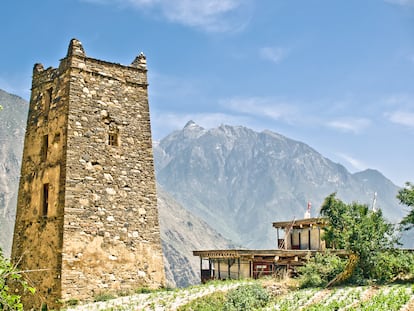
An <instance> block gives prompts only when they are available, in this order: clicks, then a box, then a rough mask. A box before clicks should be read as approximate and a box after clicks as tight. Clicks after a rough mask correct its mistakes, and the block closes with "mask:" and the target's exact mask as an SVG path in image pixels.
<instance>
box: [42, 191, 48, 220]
mask: <svg viewBox="0 0 414 311" xmlns="http://www.w3.org/2000/svg"><path fill="white" fill-rule="evenodd" d="M42 205H43V206H42V216H43V217H47V212H48V210H49V184H43V204H42Z"/></svg>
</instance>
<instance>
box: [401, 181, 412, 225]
mask: <svg viewBox="0 0 414 311" xmlns="http://www.w3.org/2000/svg"><path fill="white" fill-rule="evenodd" d="M397 199H398V200H399V201H400V203H401V204H404V205H407V206H409V207H410V208H411V211H410V212H409V213H408V215H406V216H405V217H404V218H403V220H402V221H401V225H402V226H403V228H404V229H405V230H409V229H411V228H414V184H412V183H410V182H407V183H406V184H405V187H404V188H403V189H401V190H400V191H399V192H398V194H397Z"/></svg>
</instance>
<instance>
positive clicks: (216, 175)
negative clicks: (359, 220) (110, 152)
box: [154, 121, 404, 248]
mask: <svg viewBox="0 0 414 311" xmlns="http://www.w3.org/2000/svg"><path fill="white" fill-rule="evenodd" d="M154 155H155V166H156V173H157V182H158V183H159V184H160V185H161V186H162V187H163V188H164V189H165V190H166V191H167V192H168V193H170V194H171V195H172V196H173V197H174V198H175V199H176V200H177V201H178V202H179V203H181V204H182V205H183V206H184V207H185V208H186V209H187V210H189V211H191V212H192V213H194V214H195V215H197V216H199V217H200V218H202V219H204V220H205V221H206V222H207V223H208V224H210V226H212V227H213V228H215V229H216V230H217V231H219V232H221V233H222V234H223V235H224V236H226V237H228V238H230V239H231V240H232V241H235V242H236V243H240V244H241V245H243V246H246V247H250V248H271V247H274V246H275V245H276V237H275V235H276V234H275V231H274V229H273V228H272V222H273V221H282V220H290V219H293V218H294V217H296V218H302V217H303V214H304V211H305V209H306V206H307V202H308V201H310V202H311V203H312V206H313V210H312V216H317V215H318V211H319V207H320V206H321V204H322V202H323V200H324V198H325V197H326V196H328V195H329V194H331V193H332V192H336V193H337V196H338V198H340V199H342V200H343V201H345V202H351V201H358V202H360V203H366V204H368V205H371V204H372V202H373V198H374V193H375V192H377V199H376V202H377V203H376V206H377V207H378V208H381V209H382V210H383V212H384V215H385V216H386V217H387V218H388V219H390V220H391V221H394V222H396V221H398V220H400V219H401V217H402V216H403V215H404V212H403V210H402V208H401V206H399V205H398V202H397V200H396V198H395V196H396V194H397V192H398V187H397V186H395V185H394V184H393V183H392V182H391V181H390V180H388V179H387V178H386V177H384V176H383V175H382V174H381V173H380V172H378V171H375V170H366V171H363V172H360V173H356V174H351V173H349V172H348V171H347V170H346V169H345V168H344V167H343V166H342V165H340V164H337V163H334V162H332V161H330V160H329V159H327V158H325V157H323V156H322V155H321V154H319V153H318V152H317V151H315V150H314V149H312V148H311V147H309V146H308V145H306V144H304V143H302V142H298V141H295V140H292V139H289V138H287V137H284V136H282V135H280V134H277V133H273V132H270V131H263V132H260V133H258V132H255V131H253V130H251V129H248V128H246V127H243V126H229V125H221V126H219V127H217V128H213V129H204V128H202V127H201V126H199V125H197V124H196V123H194V122H193V121H190V122H188V123H187V124H186V125H185V127H184V128H183V129H182V130H180V131H175V132H173V133H172V134H170V135H169V136H167V137H165V138H164V139H162V140H161V141H159V142H157V143H156V144H155V145H154Z"/></svg>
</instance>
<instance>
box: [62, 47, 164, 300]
mask: <svg viewBox="0 0 414 311" xmlns="http://www.w3.org/2000/svg"><path fill="white" fill-rule="evenodd" d="M142 60H144V59H143V58H142ZM69 61H70V66H71V71H70V76H71V78H70V79H71V83H70V94H69V98H70V102H69V115H68V117H69V126H68V142H67V146H68V147H67V149H68V152H67V181H66V207H65V229H64V246H63V274H62V289H63V291H62V296H63V299H67V298H69V297H79V298H81V299H83V298H88V297H91V296H94V295H96V294H97V293H100V292H107V291H112V292H113V291H125V290H133V289H134V288H137V287H140V286H149V287H159V286H161V285H163V283H164V268H163V259H162V250H161V243H160V232H159V225H158V210H157V206H156V189H155V176H154V167H153V155H152V142H151V131H150V117H149V107H148V94H147V79H146V68H145V67H144V65H142V68H136V67H125V66H120V65H117V64H110V63H106V62H102V61H98V60H95V59H91V58H86V57H84V55H82V54H79V55H74V56H73V57H72V58H71V59H69ZM110 134H114V135H115V136H116V138H115V140H116V141H115V145H110V144H109V135H110ZM67 237H68V238H67ZM69 237H70V238H69Z"/></svg>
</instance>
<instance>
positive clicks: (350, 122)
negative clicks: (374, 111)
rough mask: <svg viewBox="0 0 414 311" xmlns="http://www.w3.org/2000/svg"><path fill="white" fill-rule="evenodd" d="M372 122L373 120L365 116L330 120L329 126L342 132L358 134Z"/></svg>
mask: <svg viewBox="0 0 414 311" xmlns="http://www.w3.org/2000/svg"><path fill="white" fill-rule="evenodd" d="M370 124H371V121H370V120H369V119H365V118H342V119H337V120H332V121H330V122H328V123H327V126H329V127H331V128H334V129H337V130H340V131H342V132H350V133H354V134H358V133H360V132H361V131H362V130H364V129H365V128H367V127H368V126H370Z"/></svg>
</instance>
